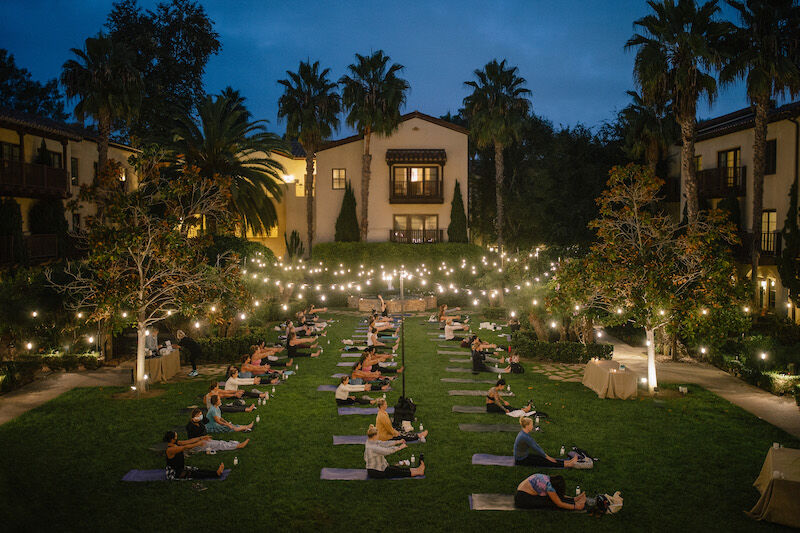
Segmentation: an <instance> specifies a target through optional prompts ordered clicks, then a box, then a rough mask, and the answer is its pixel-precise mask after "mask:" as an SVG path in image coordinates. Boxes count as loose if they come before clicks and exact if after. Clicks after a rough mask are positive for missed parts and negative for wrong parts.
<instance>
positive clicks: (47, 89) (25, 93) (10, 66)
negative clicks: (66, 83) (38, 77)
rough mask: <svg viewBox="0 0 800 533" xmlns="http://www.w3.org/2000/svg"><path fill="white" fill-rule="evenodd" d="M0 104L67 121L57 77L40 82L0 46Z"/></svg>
mask: <svg viewBox="0 0 800 533" xmlns="http://www.w3.org/2000/svg"><path fill="white" fill-rule="evenodd" d="M0 106H1V107H8V108H10V109H16V110H17V111H23V112H25V113H31V114H33V115H39V116H43V117H48V118H52V119H53V120H67V117H68V115H67V114H66V113H65V112H64V98H63V96H62V94H61V91H60V90H59V88H58V80H48V81H47V82H45V83H41V82H38V81H35V80H33V79H31V73H30V72H29V71H28V69H25V68H20V67H18V66H17V64H16V62H15V61H14V56H13V55H12V54H9V53H8V50H4V49H2V48H0Z"/></svg>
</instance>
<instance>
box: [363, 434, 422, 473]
mask: <svg viewBox="0 0 800 533" xmlns="http://www.w3.org/2000/svg"><path fill="white" fill-rule="evenodd" d="M407 446H408V444H406V443H405V442H403V441H401V440H390V441H380V440H378V428H376V427H375V426H373V425H372V424H370V426H369V429H367V442H366V443H365V444H364V462H365V463H366V465H367V477H370V478H373V479H389V478H395V477H417V476H424V475H425V461H424V456H423V455H422V454H419V466H418V467H411V468H409V467H402V466H397V465H390V464H389V463H388V462H387V461H386V456H387V455H392V454H393V453H395V452H399V451H400V450H402V449H404V448H405V447H407Z"/></svg>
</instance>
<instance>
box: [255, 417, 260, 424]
mask: <svg viewBox="0 0 800 533" xmlns="http://www.w3.org/2000/svg"><path fill="white" fill-rule="evenodd" d="M259 422H261V415H256V424H258V423H259Z"/></svg>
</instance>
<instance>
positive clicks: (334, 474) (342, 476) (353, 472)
mask: <svg viewBox="0 0 800 533" xmlns="http://www.w3.org/2000/svg"><path fill="white" fill-rule="evenodd" d="M424 477H425V476H417V477H392V478H388V479H389V480H391V481H394V480H398V479H422V478H424ZM319 478H320V479H329V480H347V481H366V480H368V479H369V478H368V477H367V470H366V469H365V468H323V469H322V470H321V471H320V473H319Z"/></svg>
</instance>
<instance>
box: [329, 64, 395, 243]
mask: <svg viewBox="0 0 800 533" xmlns="http://www.w3.org/2000/svg"><path fill="white" fill-rule="evenodd" d="M389 61H391V59H390V58H389V56H387V55H386V54H384V53H383V50H378V51H377V52H373V53H372V54H370V55H368V56H362V55H360V54H356V62H355V63H352V64H351V65H349V66H348V67H347V71H348V74H345V75H344V76H342V77H341V78H340V79H339V84H340V85H341V86H342V103H343V104H344V108H345V109H346V110H347V125H348V126H350V127H351V128H355V129H356V130H357V131H358V133H359V134H360V135H363V136H364V152H363V155H362V158H361V240H362V241H366V240H367V231H368V229H369V218H368V215H369V180H370V176H371V171H370V164H371V163H372V154H371V153H370V151H369V143H370V137H371V136H372V134H373V133H375V134H378V135H391V134H392V133H393V132H395V131H396V130H397V128H398V127H399V125H400V108H401V107H402V106H403V104H405V102H406V92H407V91H408V88H409V85H408V82H407V81H406V80H404V79H402V78H400V77H399V76H398V74H399V72H400V71H401V70H403V65H400V64H398V63H392V64H391V65H390V64H389Z"/></svg>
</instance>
